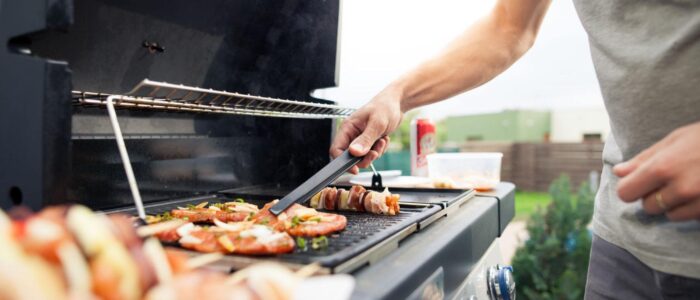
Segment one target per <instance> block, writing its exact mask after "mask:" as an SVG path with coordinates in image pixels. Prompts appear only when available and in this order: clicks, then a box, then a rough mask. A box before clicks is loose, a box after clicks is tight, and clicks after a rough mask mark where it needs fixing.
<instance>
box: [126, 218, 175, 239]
mask: <svg viewBox="0 0 700 300" xmlns="http://www.w3.org/2000/svg"><path fill="white" fill-rule="evenodd" d="M185 223H187V222H185V221H183V220H180V219H175V220H170V221H165V222H160V223H155V224H150V225H144V226H141V227H139V228H137V229H136V233H137V234H138V235H139V236H140V237H147V236H152V235H154V234H156V233H159V232H163V231H168V230H173V229H177V228H178V227H180V226H182V225H185Z"/></svg>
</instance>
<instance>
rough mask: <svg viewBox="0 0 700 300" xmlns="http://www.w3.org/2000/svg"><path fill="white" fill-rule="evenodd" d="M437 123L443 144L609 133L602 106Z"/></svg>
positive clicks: (561, 139) (593, 137) (575, 138)
mask: <svg viewBox="0 0 700 300" xmlns="http://www.w3.org/2000/svg"><path fill="white" fill-rule="evenodd" d="M441 123H442V124H441V125H442V126H440V127H441V129H442V130H445V131H446V134H445V135H444V144H447V145H454V144H462V143H464V142H470V141H485V142H557V143H579V142H585V141H603V140H605V138H606V137H607V136H608V134H609V133H610V123H609V121H608V115H607V113H606V112H605V109H604V108H602V107H601V108H576V109H557V110H553V111H535V110H505V111H502V112H498V113H489V114H478V115H466V116H452V117H448V118H446V119H444V120H443V121H442V122H441Z"/></svg>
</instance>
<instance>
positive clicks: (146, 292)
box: [0, 206, 350, 299]
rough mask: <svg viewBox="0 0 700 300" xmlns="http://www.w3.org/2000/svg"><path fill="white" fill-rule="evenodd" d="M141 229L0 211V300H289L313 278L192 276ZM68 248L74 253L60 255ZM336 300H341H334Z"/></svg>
mask: <svg viewBox="0 0 700 300" xmlns="http://www.w3.org/2000/svg"><path fill="white" fill-rule="evenodd" d="M170 224H175V223H170ZM170 224H168V225H169V226H170ZM83 225H89V226H83ZM157 225H159V226H161V228H166V226H163V224H157ZM241 226H251V228H254V226H258V225H255V224H251V225H241ZM142 228H144V227H142ZM145 228H146V230H134V228H133V226H132V223H131V221H130V219H129V218H128V217H126V216H109V217H107V216H104V215H98V214H95V213H93V212H92V211H90V210H89V209H87V208H85V207H82V206H72V207H58V208H49V209H45V210H44V211H42V212H41V213H39V214H36V215H31V216H29V217H27V218H24V219H20V220H10V218H8V217H7V215H5V214H4V213H3V212H2V211H0V299H193V298H206V299H291V298H292V295H294V294H295V293H297V292H299V290H300V289H302V288H303V285H302V284H301V281H302V280H303V279H304V277H306V276H309V275H311V274H313V273H314V272H315V271H313V270H311V271H309V268H308V267H307V268H303V269H302V270H300V271H298V272H297V273H292V272H290V271H289V270H287V269H286V268H283V267H281V266H280V265H275V264H270V263H267V264H260V265H254V266H251V267H249V268H246V269H243V270H241V271H238V272H236V273H234V274H233V275H231V276H228V275H224V274H221V273H213V272H211V271H203V270H193V269H191V268H190V267H188V265H191V264H189V263H186V262H185V257H184V255H183V254H181V253H176V252H169V251H164V250H163V248H161V247H160V244H159V243H158V241H157V240H155V239H146V240H143V239H142V238H140V237H138V235H139V233H143V232H147V231H148V230H152V229H153V227H149V226H146V227H145ZM154 246H155V247H154ZM71 247H75V249H74V250H75V251H71V250H65V249H70V248H71ZM135 249H141V250H142V251H141V253H142V255H139V254H138V251H135ZM154 249H155V250H156V251H154ZM198 258H204V256H200V257H198ZM196 259H197V258H195V259H192V260H191V261H194V260H196ZM208 261H211V260H210V259H208ZM310 267H315V266H314V265H311V266H310ZM311 269H313V268H311ZM141 271H145V272H146V273H150V274H151V275H152V276H144V275H143V274H144V273H143V272H141ZM346 277H347V276H346ZM148 278H150V279H151V280H144V279H148ZM154 278H155V279H154ZM339 279H341V278H339ZM342 279H348V278H342ZM144 283H145V284H144ZM37 287H40V288H37ZM348 290H350V289H348ZM341 297H342V298H345V297H347V295H336V296H335V297H334V298H341Z"/></svg>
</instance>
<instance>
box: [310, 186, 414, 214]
mask: <svg viewBox="0 0 700 300" xmlns="http://www.w3.org/2000/svg"><path fill="white" fill-rule="evenodd" d="M399 198H400V195H398V194H391V193H389V190H388V189H385V190H384V192H381V193H379V192H375V191H368V190H366V189H365V188H363V187H362V186H359V185H355V186H352V187H351V188H350V190H349V191H347V190H345V189H338V188H334V187H329V188H325V189H323V190H321V191H320V192H319V193H318V194H316V195H314V196H313V197H312V198H311V203H310V205H311V207H312V208H316V209H326V210H349V211H359V212H370V213H373V214H380V215H392V216H393V215H396V214H398V213H399V211H400V208H399Z"/></svg>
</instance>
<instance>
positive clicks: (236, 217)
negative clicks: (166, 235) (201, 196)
mask: <svg viewBox="0 0 700 300" xmlns="http://www.w3.org/2000/svg"><path fill="white" fill-rule="evenodd" d="M207 204H208V202H202V203H200V204H198V205H190V206H187V207H178V208H177V209H173V210H172V211H170V214H169V215H164V216H160V219H158V217H156V218H155V219H154V218H153V217H152V218H151V220H148V221H149V223H153V222H158V221H161V219H163V218H165V219H167V218H168V217H172V218H178V219H186V220H188V221H190V222H195V223H205V222H208V223H211V222H213V221H214V219H217V220H219V221H222V222H239V221H245V220H246V219H247V218H248V217H250V216H251V215H253V214H255V213H257V212H258V207H257V206H255V205H253V204H250V203H245V202H242V201H233V202H225V203H215V204H211V205H209V207H207Z"/></svg>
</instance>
